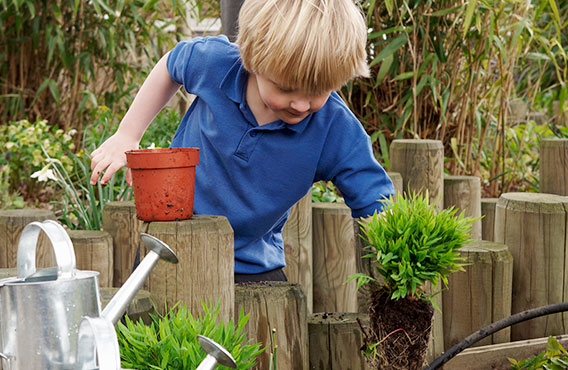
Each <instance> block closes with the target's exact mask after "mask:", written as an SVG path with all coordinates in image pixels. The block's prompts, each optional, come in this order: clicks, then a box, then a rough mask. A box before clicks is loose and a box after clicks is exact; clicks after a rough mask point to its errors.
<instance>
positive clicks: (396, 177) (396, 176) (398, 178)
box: [387, 172, 404, 200]
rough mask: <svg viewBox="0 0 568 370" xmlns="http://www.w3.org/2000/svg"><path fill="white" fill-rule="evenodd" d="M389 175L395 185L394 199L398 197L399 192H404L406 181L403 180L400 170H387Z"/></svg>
mask: <svg viewBox="0 0 568 370" xmlns="http://www.w3.org/2000/svg"><path fill="white" fill-rule="evenodd" d="M387 175H389V177H390V179H391V181H392V184H393V185H394V199H395V200H396V197H398V194H400V193H402V191H403V189H404V185H403V184H404V182H403V181H402V175H401V174H400V173H398V172H387Z"/></svg>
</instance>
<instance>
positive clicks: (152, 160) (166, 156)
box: [125, 148, 199, 170]
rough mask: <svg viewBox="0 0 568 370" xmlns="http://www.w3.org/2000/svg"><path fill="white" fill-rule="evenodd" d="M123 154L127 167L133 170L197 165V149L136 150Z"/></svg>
mask: <svg viewBox="0 0 568 370" xmlns="http://www.w3.org/2000/svg"><path fill="white" fill-rule="evenodd" d="M125 154H126V163H127V167H128V168H130V169H133V170H137V169H161V168H177V167H194V166H197V165H198V164H199V148H157V149H136V150H129V151H127V152H125Z"/></svg>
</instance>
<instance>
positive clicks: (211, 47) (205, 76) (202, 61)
mask: <svg viewBox="0 0 568 370" xmlns="http://www.w3.org/2000/svg"><path fill="white" fill-rule="evenodd" d="M229 45H230V43H229V41H228V39H227V38H226V36H223V35H221V36H216V37H195V38H193V39H191V40H190V41H181V42H179V43H178V44H177V45H176V46H175V47H174V48H173V49H172V50H171V51H170V54H169V55H168V61H167V64H166V65H167V68H168V72H169V74H170V77H171V79H172V81H174V82H176V83H178V84H182V85H183V87H184V88H185V90H186V91H187V92H189V93H193V92H194V91H195V90H196V89H197V88H199V86H201V85H203V84H204V83H207V82H209V83H210V82H211V81H210V80H211V78H212V77H213V76H211V75H212V73H213V74H214V73H215V71H219V70H221V69H222V66H221V65H219V62H218V61H219V59H220V58H219V57H218V56H219V54H227V53H229V51H228V48H229ZM232 52H234V51H232ZM216 61H217V63H216ZM210 66H215V67H216V68H207V67H210Z"/></svg>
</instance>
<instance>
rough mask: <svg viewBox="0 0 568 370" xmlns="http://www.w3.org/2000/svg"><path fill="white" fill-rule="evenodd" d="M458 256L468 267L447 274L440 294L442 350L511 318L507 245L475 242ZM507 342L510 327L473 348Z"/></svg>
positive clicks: (510, 279)
mask: <svg viewBox="0 0 568 370" xmlns="http://www.w3.org/2000/svg"><path fill="white" fill-rule="evenodd" d="M460 255H461V257H464V258H465V260H464V263H466V264H469V265H468V266H465V267H464V268H465V271H458V272H455V273H453V274H450V275H449V276H448V289H447V290H444V291H443V295H444V298H443V301H444V308H443V312H444V335H445V338H444V343H445V345H446V348H450V347H452V346H454V345H455V344H457V343H459V342H460V341H461V340H463V339H464V338H466V337H467V336H468V335H470V334H473V333H474V332H475V331H477V330H479V329H481V328H483V327H485V326H487V325H489V324H491V323H493V322H496V321H498V320H501V319H504V318H506V317H508V316H510V315H511V299H512V284H513V257H512V256H511V253H510V252H509V250H508V249H507V246H505V245H504V244H499V243H494V242H488V241H482V240H477V241H473V242H471V243H470V244H469V245H466V246H464V247H462V248H461V249H460ZM509 340H510V328H505V329H503V330H500V331H499V332H497V333H495V334H493V336H489V337H487V338H484V339H483V340H481V341H479V342H478V343H476V344H475V345H476V346H480V345H486V344H496V343H505V342H509Z"/></svg>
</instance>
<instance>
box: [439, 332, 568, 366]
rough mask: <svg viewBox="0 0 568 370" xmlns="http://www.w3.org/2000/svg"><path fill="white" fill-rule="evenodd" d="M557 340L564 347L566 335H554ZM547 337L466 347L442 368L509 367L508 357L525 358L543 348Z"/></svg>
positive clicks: (567, 343)
mask: <svg viewBox="0 0 568 370" xmlns="http://www.w3.org/2000/svg"><path fill="white" fill-rule="evenodd" d="M556 339H557V340H558V342H559V343H560V344H561V345H562V346H563V347H566V345H568V335H559V336H557V337H556ZM547 340H548V338H537V339H527V340H520V341H516V342H510V343H501V344H491V345H487V346H480V347H475V348H468V349H466V350H465V351H463V352H461V353H460V354H458V355H457V356H456V357H454V358H453V359H451V360H450V361H448V362H447V363H446V364H445V365H444V367H443V369H444V370H496V369H499V370H501V369H503V370H504V369H510V368H511V363H510V362H509V360H508V359H509V358H512V359H515V360H521V359H526V358H529V357H532V356H534V355H537V354H539V353H540V352H542V351H544V350H545V347H546V342H547Z"/></svg>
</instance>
